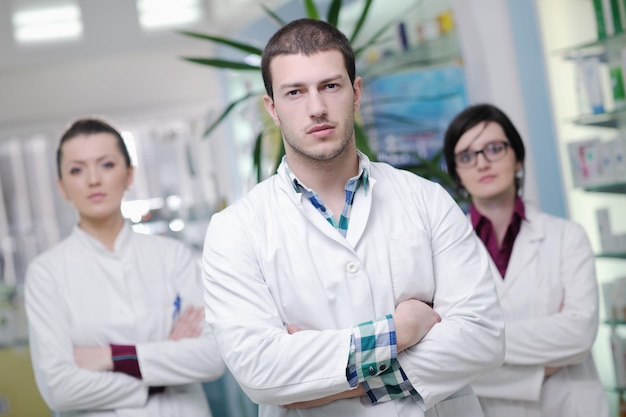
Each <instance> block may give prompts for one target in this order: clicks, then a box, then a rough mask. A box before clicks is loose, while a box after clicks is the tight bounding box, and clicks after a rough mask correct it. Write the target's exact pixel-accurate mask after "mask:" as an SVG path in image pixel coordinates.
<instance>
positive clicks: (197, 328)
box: [74, 307, 204, 371]
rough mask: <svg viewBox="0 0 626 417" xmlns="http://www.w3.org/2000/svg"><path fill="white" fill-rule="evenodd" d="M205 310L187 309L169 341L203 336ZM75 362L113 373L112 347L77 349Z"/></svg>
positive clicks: (92, 368)
mask: <svg viewBox="0 0 626 417" xmlns="http://www.w3.org/2000/svg"><path fill="white" fill-rule="evenodd" d="M203 322H204V309H203V308H202V307H187V308H186V309H185V311H184V312H183V314H182V315H181V316H180V318H179V319H178V320H177V321H176V323H175V324H174V327H173V328H172V331H171V332H170V334H169V336H168V340H181V339H187V338H196V337H199V336H200V335H201V334H202V326H203ZM74 361H75V362H76V365H77V366H78V367H79V368H82V369H87V370H90V371H113V370H114V366H113V356H112V352H111V346H98V347H91V346H87V347H76V348H74Z"/></svg>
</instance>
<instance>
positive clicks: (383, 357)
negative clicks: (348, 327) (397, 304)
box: [346, 314, 398, 387]
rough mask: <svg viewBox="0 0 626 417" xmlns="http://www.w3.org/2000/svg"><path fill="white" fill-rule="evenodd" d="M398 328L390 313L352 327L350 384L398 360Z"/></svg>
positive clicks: (382, 369)
mask: <svg viewBox="0 0 626 417" xmlns="http://www.w3.org/2000/svg"><path fill="white" fill-rule="evenodd" d="M397 356H398V351H397V348H396V329H395V327H394V324H393V317H392V315H391V314H388V315H387V316H385V317H383V318H380V319H378V320H375V321H368V322H365V323H361V324H359V325H357V326H354V327H353V328H352V337H351V340H350V355H349V357H348V368H347V369H346V378H347V379H348V383H349V384H350V386H351V387H356V386H357V385H358V384H359V383H360V382H364V381H365V380H366V379H369V378H374V377H376V376H378V375H380V374H382V373H384V372H385V371H387V370H389V369H390V368H391V366H392V363H393V362H395V361H396V358H397Z"/></svg>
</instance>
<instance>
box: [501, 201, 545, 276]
mask: <svg viewBox="0 0 626 417" xmlns="http://www.w3.org/2000/svg"><path fill="white" fill-rule="evenodd" d="M544 237H545V228H544V224H543V221H542V219H541V216H540V213H539V211H537V209H535V208H534V207H533V206H531V205H530V204H528V203H526V218H525V219H523V220H522V227H521V229H520V232H519V234H518V235H517V238H516V239H515V243H514V244H513V253H512V254H511V260H510V262H509V265H508V267H507V270H506V275H505V278H504V285H505V286H507V287H508V286H510V285H511V284H512V283H513V282H514V281H515V280H516V279H517V278H518V277H519V275H520V273H521V272H522V271H523V270H524V269H525V268H526V267H527V265H528V264H529V263H530V262H532V261H533V259H534V258H535V257H536V256H537V253H538V251H539V247H540V244H541V241H542V240H543V239H544Z"/></svg>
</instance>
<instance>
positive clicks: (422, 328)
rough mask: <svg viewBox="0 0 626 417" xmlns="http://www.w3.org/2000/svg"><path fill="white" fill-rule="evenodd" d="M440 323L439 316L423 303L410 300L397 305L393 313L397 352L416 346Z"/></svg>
mask: <svg viewBox="0 0 626 417" xmlns="http://www.w3.org/2000/svg"><path fill="white" fill-rule="evenodd" d="M440 321H441V317H439V314H437V312H435V310H433V309H432V308H431V307H430V306H429V305H428V304H426V303H425V302H423V301H419V300H415V299H410V300H406V301H403V302H401V303H400V304H398V305H397V306H396V310H395V312H394V313H393V323H394V325H395V327H396V346H397V349H398V352H402V351H403V350H404V349H407V348H409V347H411V346H413V345H415V344H417V343H418V342H419V341H420V340H422V338H423V337H424V336H425V335H426V333H428V332H429V331H430V329H432V327H433V326H434V325H435V324H437V323H439V322H440Z"/></svg>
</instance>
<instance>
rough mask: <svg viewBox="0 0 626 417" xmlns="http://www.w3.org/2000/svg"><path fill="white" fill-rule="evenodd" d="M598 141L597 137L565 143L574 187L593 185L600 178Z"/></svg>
mask: <svg viewBox="0 0 626 417" xmlns="http://www.w3.org/2000/svg"><path fill="white" fill-rule="evenodd" d="M600 143H601V142H600V140H599V139H597V138H590V139H586V140H581V141H576V142H570V143H568V144H567V154H568V156H569V160H570V166H571V171H572V180H573V183H574V187H584V186H587V185H595V184H598V183H599V182H600V181H601V180H602V178H601V172H600V166H601V165H600V161H599V155H598V154H599V144H600Z"/></svg>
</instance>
